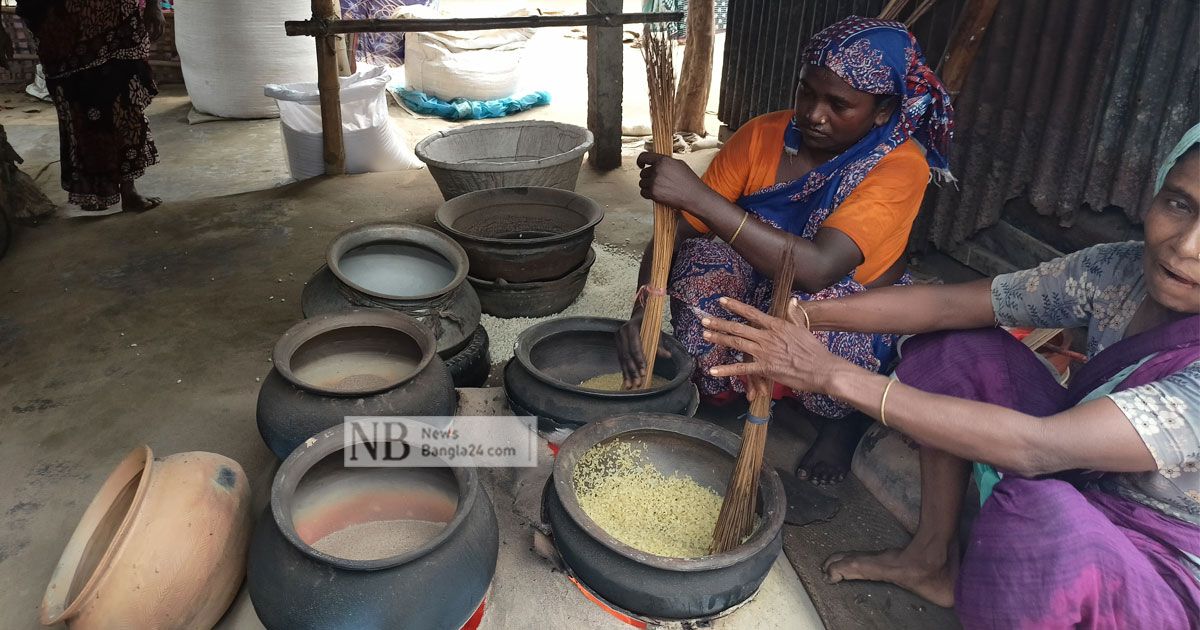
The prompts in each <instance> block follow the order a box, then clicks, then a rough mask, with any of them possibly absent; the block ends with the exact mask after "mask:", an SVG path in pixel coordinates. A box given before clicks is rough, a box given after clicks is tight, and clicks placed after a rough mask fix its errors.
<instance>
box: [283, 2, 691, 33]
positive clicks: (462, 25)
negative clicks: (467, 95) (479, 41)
mask: <svg viewBox="0 0 1200 630" xmlns="http://www.w3.org/2000/svg"><path fill="white" fill-rule="evenodd" d="M316 2H317V0H314V4H315V3H316ZM597 5H599V6H605V7H609V11H607V12H605V13H588V14H587V15H527V16H519V17H487V18H437V19H428V20H380V19H376V20H338V19H336V17H335V18H333V19H322V18H321V17H319V16H318V15H317V13H316V12H314V13H313V19H311V20H289V21H286V22H284V23H283V28H284V31H285V32H286V33H287V34H288V35H313V36H323V35H336V34H339V33H420V32H430V31H484V30H490V29H494V28H549V27H559V26H589V27H590V26H605V27H619V26H623V25H625V24H641V23H646V22H679V21H682V20H683V13H681V12H674V13H621V12H620V11H621V6H620V3H616V4H613V3H611V2H608V1H607V0H604V1H601V2H596V1H592V2H589V3H588V11H589V12H590V11H593V10H594V8H595V7H596V6H597Z"/></svg>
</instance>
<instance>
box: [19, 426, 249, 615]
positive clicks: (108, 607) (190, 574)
mask: <svg viewBox="0 0 1200 630" xmlns="http://www.w3.org/2000/svg"><path fill="white" fill-rule="evenodd" d="M249 536H250V486H249V483H248V481H247V479H246V475H245V473H244V472H242V468H241V466H239V465H238V464H237V462H235V461H233V460H231V459H229V458H227V457H223V456H221V455H216V454H213V453H201V452H191V453H179V454H176V455H171V456H170V457H167V458H165V459H155V458H154V455H153V453H152V452H151V450H150V447H148V446H141V447H138V448H137V449H134V451H133V452H131V453H130V454H129V455H128V456H126V457H125V459H124V460H122V461H121V463H120V464H118V465H117V467H116V469H115V470H114V471H113V472H112V474H110V475H109V476H108V479H107V480H105V482H104V485H103V486H101V488H100V492H98V493H97V494H96V497H95V498H94V499H92V502H91V504H90V505H89V506H88V508H87V511H86V512H84V514H83V518H82V519H81V520H80V521H79V525H78V526H77V527H76V528H75V533H74V534H72V535H71V540H70V541H69V542H68V543H67V547H66V549H65V550H63V554H62V558H60V559H59V561H58V566H57V567H55V569H54V574H53V576H51V578H50V585H49V586H47V587H46V594H45V596H44V597H43V599H42V614H41V621H42V623H43V624H46V625H50V624H55V623H64V622H65V623H66V624H67V625H68V626H70V627H71V628H72V629H90V628H97V629H109V628H181V629H182V628H211V627H212V626H213V625H214V624H216V623H217V621H219V620H220V619H221V616H222V615H223V614H224V613H225V609H226V608H228V607H229V604H230V602H232V601H233V598H234V596H235V595H236V594H237V591H238V589H239V588H240V586H241V582H242V576H243V574H244V572H245V568H246V548H247V544H248V541H249Z"/></svg>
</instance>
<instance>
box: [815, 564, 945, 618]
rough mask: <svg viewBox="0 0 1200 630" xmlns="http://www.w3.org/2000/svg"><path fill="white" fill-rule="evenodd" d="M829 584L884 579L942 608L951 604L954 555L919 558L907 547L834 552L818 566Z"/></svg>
mask: <svg viewBox="0 0 1200 630" xmlns="http://www.w3.org/2000/svg"><path fill="white" fill-rule="evenodd" d="M822 568H823V569H824V571H825V575H826V577H827V578H828V579H829V581H830V582H831V583H833V584H836V583H838V582H841V581H842V580H869V581H872V582H888V583H890V584H895V585H896V586H899V587H900V588H902V589H904V590H906V591H909V592H912V593H916V594H917V595H920V596H921V597H924V598H925V599H927V600H929V601H930V602H932V603H934V604H937V605H938V606H942V607H945V608H951V607H953V606H954V581H955V579H956V578H957V577H958V554H957V553H956V552H951V553H949V554H947V555H945V556H942V557H941V558H940V560H939V559H938V558H936V557H920V554H918V553H917V552H913V551H910V549H903V550H901V549H888V550H886V551H880V552H877V553H835V554H833V555H832V556H829V559H827V560H826V561H825V564H824V565H823V567H822Z"/></svg>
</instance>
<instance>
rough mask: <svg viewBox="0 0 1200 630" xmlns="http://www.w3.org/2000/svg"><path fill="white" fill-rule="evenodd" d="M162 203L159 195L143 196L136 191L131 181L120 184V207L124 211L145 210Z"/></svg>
mask: <svg viewBox="0 0 1200 630" xmlns="http://www.w3.org/2000/svg"><path fill="white" fill-rule="evenodd" d="M161 205H162V199H161V198H159V197H144V196H142V193H139V192H138V191H137V188H135V187H134V185H133V182H125V183H124V184H121V209H122V210H124V211H126V212H145V211H147V210H153V209H155V208H157V207H159V206H161Z"/></svg>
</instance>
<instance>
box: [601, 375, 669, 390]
mask: <svg viewBox="0 0 1200 630" xmlns="http://www.w3.org/2000/svg"><path fill="white" fill-rule="evenodd" d="M670 382H671V381H670V380H668V379H665V378H663V377H661V376H659V375H657V374H655V375H654V377H653V378H652V379H651V381H650V387H662V386H664V385H666V384H667V383H670ZM579 386H580V387H584V388H587V389H598V390H600V391H605V392H618V391H622V390H624V389H625V375H624V374H622V373H621V372H613V373H612V374H601V375H599V376H593V377H592V378H589V379H588V380H586V381H584V382H582V383H580V384H579Z"/></svg>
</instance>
